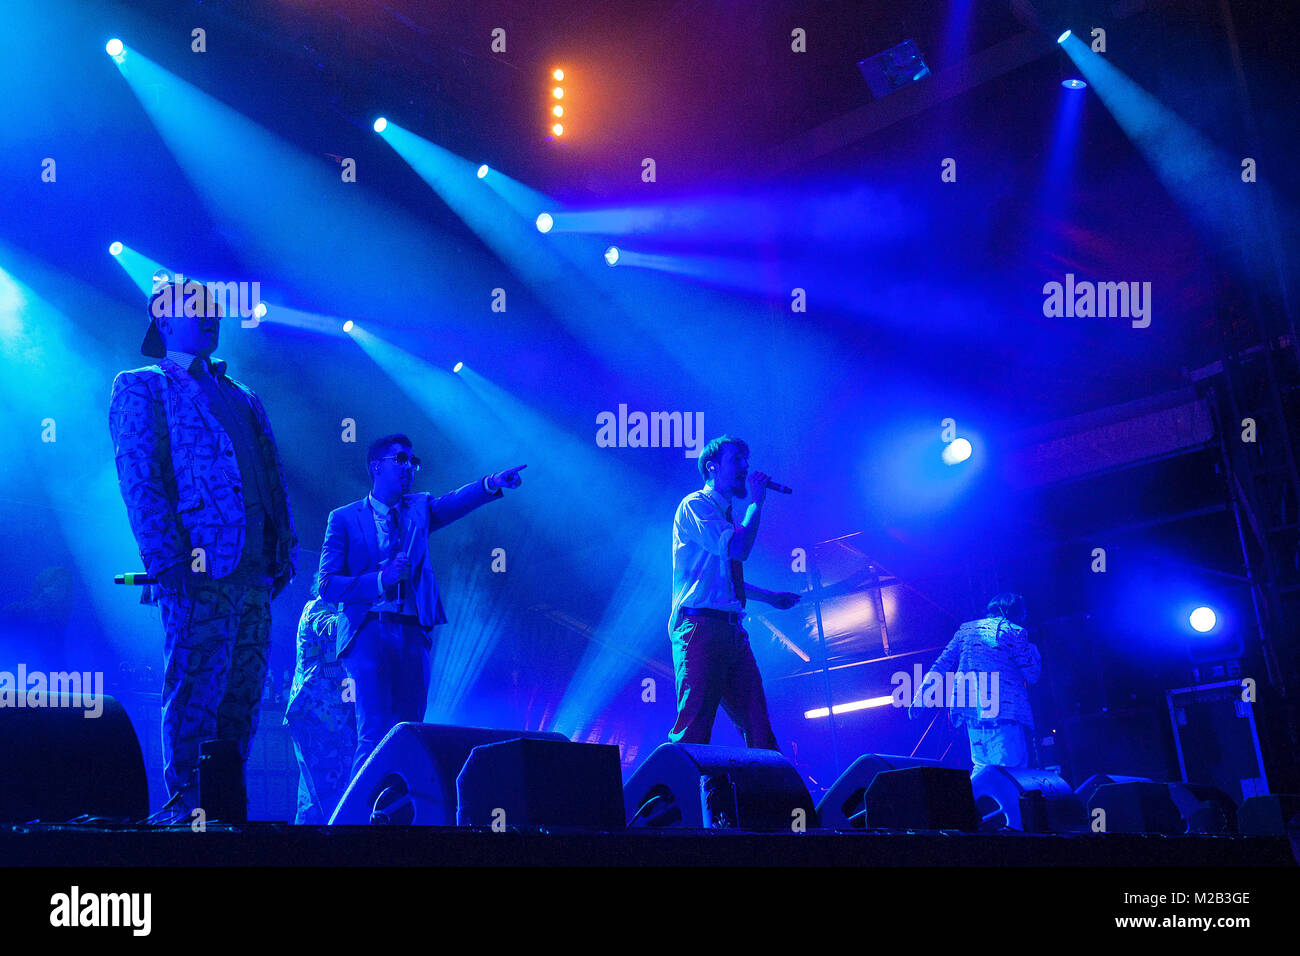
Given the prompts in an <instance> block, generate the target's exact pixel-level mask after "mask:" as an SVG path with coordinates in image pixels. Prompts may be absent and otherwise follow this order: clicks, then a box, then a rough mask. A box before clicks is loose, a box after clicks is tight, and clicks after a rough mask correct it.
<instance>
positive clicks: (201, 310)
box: [109, 281, 298, 815]
mask: <svg viewBox="0 0 1300 956" xmlns="http://www.w3.org/2000/svg"><path fill="white" fill-rule="evenodd" d="M221 317H222V316H221V309H220V307H219V305H218V303H217V302H216V301H215V300H214V297H213V296H212V294H211V293H210V292H209V290H208V289H206V288H205V287H203V286H202V285H200V284H199V283H196V282H186V283H183V284H182V283H178V282H174V281H173V282H168V283H163V284H161V285H160V286H159V287H158V288H157V289H156V290H155V291H154V293H153V295H152V296H150V299H149V330H148V332H147V333H146V334H145V338H144V343H143V344H142V345H141V347H140V351H141V353H142V354H143V355H146V356H149V357H150V358H154V359H157V360H158V361H157V363H156V364H154V365H147V366H145V367H143V368H137V369H133V370H131V371H129V372H121V373H119V374H118V376H117V378H116V379H114V381H113V393H112V399H111V401H110V409H109V430H110V432H111V433H112V437H113V448H114V452H115V456H116V461H117V474H118V483H119V485H120V487H121V491H122V498H123V500H124V501H125V502H126V510H127V514H128V516H129V517H130V521H131V530H132V532H133V533H134V534H135V539H136V543H137V544H138V545H139V547H140V556H141V558H142V559H143V560H144V566H145V570H146V571H147V572H148V574H149V575H151V576H152V577H154V578H155V579H157V581H158V589H157V591H158V600H159V604H160V606H161V610H162V620H163V631H164V648H163V654H164V676H163V700H162V704H163V720H162V729H163V762H164V776H165V779H166V783H167V791H168V795H169V797H170V799H169V801H168V804H169V806H170V807H172V808H173V809H174V810H175V811H176V813H177V814H178V815H185V814H188V813H189V811H190V810H192V809H194V808H195V807H196V806H197V799H198V765H199V745H200V744H201V743H202V742H203V741H204V740H209V739H212V738H221V739H228V740H234V741H235V742H236V743H237V744H238V746H239V749H240V753H241V755H242V756H243V758H244V759H245V760H247V758H248V745H249V742H250V740H251V739H252V736H253V733H254V731H256V729H257V712H258V702H259V701H260V699H261V696H262V687H263V684H264V683H265V681H266V658H267V651H268V648H269V646H270V625H271V610H270V606H271V599H272V598H273V597H275V596H276V595H277V594H278V593H279V592H280V591H281V590H283V589H284V587H285V586H286V585H287V584H288V583H289V581H290V580H291V579H292V578H293V574H294V566H295V563H296V560H297V548H298V542H297V537H296V535H295V534H294V527H293V517H292V514H291V513H290V510H289V495H288V491H287V489H286V486H285V478H284V467H283V464H282V463H281V461H280V454H279V451H278V450H277V449H276V445H275V438H274V436H273V435H272V434H271V425H270V422H268V421H267V417H266V410H265V409H263V407H262V403H261V402H260V401H259V400H258V398H257V396H256V395H254V394H253V392H252V390H251V389H249V388H248V387H247V386H245V385H243V384H241V383H239V382H237V381H235V380H234V379H232V378H230V377H229V376H228V375H226V363H225V362H220V361H216V362H214V361H213V360H212V359H211V358H210V356H211V355H212V353H213V351H214V350H215V349H216V347H217V342H218V339H219V337H220V329H221Z"/></svg>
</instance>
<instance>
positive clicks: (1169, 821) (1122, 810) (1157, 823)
mask: <svg viewBox="0 0 1300 956" xmlns="http://www.w3.org/2000/svg"><path fill="white" fill-rule="evenodd" d="M1087 808H1088V820H1089V823H1090V824H1091V821H1092V820H1093V818H1094V811H1096V810H1097V809H1099V808H1100V809H1102V810H1104V811H1105V812H1106V816H1105V819H1104V821H1103V823H1102V827H1103V830H1104V832H1106V833H1166V834H1178V833H1183V832H1185V827H1186V824H1185V823H1184V821H1183V816H1182V814H1181V813H1179V812H1178V807H1177V805H1176V804H1175V803H1174V801H1173V798H1172V797H1171V796H1170V795H1169V785H1168V784H1165V783H1155V782H1153V781H1150V780H1146V781H1132V782H1129V783H1108V784H1103V785H1102V786H1100V787H1098V788H1097V789H1096V790H1094V791H1093V793H1092V797H1091V798H1090V799H1089V800H1088V803H1087Z"/></svg>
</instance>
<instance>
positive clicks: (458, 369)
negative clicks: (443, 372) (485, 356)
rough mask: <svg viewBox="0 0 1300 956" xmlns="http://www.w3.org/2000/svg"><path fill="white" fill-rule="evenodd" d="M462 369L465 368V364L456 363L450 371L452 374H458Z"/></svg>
mask: <svg viewBox="0 0 1300 956" xmlns="http://www.w3.org/2000/svg"><path fill="white" fill-rule="evenodd" d="M464 367H465V363H464V362H457V363H456V365H455V366H454V367H453V368H452V371H453V372H459V371H460V370H461V369H463V368H464Z"/></svg>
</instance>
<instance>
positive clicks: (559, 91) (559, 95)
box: [551, 86, 564, 100]
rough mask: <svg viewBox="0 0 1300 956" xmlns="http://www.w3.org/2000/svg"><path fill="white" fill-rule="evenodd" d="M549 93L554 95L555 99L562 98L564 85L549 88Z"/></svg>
mask: <svg viewBox="0 0 1300 956" xmlns="http://www.w3.org/2000/svg"><path fill="white" fill-rule="evenodd" d="M551 95H552V96H554V97H555V98H556V99H557V100H562V99H564V87H562V86H557V87H556V88H555V89H553V90H551Z"/></svg>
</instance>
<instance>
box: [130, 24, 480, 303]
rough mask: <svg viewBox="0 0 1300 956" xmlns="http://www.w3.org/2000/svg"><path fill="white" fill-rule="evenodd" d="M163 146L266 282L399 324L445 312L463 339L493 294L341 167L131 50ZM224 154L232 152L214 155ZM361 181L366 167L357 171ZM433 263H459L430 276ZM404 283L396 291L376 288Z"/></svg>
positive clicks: (444, 241)
mask: <svg viewBox="0 0 1300 956" xmlns="http://www.w3.org/2000/svg"><path fill="white" fill-rule="evenodd" d="M118 69H119V70H120V72H121V74H122V76H123V77H124V78H125V79H126V81H127V83H128V84H130V86H131V89H132V91H133V92H135V94H136V97H137V99H138V100H139V102H140V105H141V107H142V108H143V109H144V111H145V112H146V114H148V116H149V118H150V120H152V122H153V124H154V126H155V127H156V128H157V130H158V133H159V135H161V137H162V139H163V141H164V142H165V143H166V144H167V146H168V148H169V149H170V150H171V152H172V154H173V155H174V156H175V157H176V160H177V162H178V163H179V165H180V166H181V169H182V170H183V171H184V172H185V174H186V175H187V176H188V177H189V179H190V180H191V182H192V183H193V184H194V187H195V189H196V191H197V192H198V194H199V196H200V198H201V199H202V200H203V201H204V203H205V205H206V207H207V208H208V210H209V212H210V213H211V215H212V216H213V218H214V219H215V220H216V221H217V222H219V223H221V224H223V225H226V226H228V227H229V228H231V229H232V230H233V231H235V232H236V233H237V234H239V235H241V236H244V237H246V240H247V242H246V245H245V246H244V247H243V248H241V250H240V252H241V256H242V257H243V258H244V259H245V260H247V261H248V264H249V265H250V267H252V268H255V269H261V270H264V272H265V274H266V275H268V276H275V277H276V278H277V279H278V280H279V281H281V282H284V283H286V284H289V285H294V286H296V287H298V288H300V289H307V290H311V293H312V295H313V296H317V297H319V299H320V300H321V301H324V302H328V303H329V307H330V309H332V310H338V311H341V312H344V313H349V312H356V313H360V312H361V311H362V310H365V309H369V310H371V311H374V310H383V311H385V312H387V313H392V314H406V313H408V312H409V309H410V303H411V302H413V301H424V302H434V301H436V302H440V303H442V304H443V305H444V306H445V307H444V308H441V309H439V310H438V316H439V318H438V323H439V326H440V327H441V328H444V329H446V328H449V327H451V328H456V329H468V328H469V327H470V325H471V320H470V319H469V318H468V316H469V315H470V314H471V312H472V310H473V308H474V307H476V306H477V307H479V308H481V300H480V299H478V298H477V297H476V296H474V295H473V294H472V293H471V292H470V290H471V289H475V288H492V285H491V284H490V277H488V276H486V275H485V274H481V272H482V268H483V260H482V259H481V257H480V258H473V259H467V257H466V256H465V255H464V254H463V253H462V252H460V251H459V250H458V249H457V248H456V246H455V244H454V243H453V242H451V241H450V239H449V238H448V237H446V236H443V235H441V234H439V233H434V232H431V231H430V230H429V229H428V228H427V227H426V226H424V225H423V224H422V223H420V222H419V221H418V220H415V219H414V218H413V217H412V216H410V214H409V213H407V212H406V211H404V210H402V209H401V208H399V207H397V206H395V205H393V204H391V203H388V202H386V201H383V200H380V199H377V198H375V197H373V196H370V195H369V194H368V193H366V192H364V190H363V188H362V186H361V185H360V183H346V182H344V181H343V179H342V176H341V170H340V169H339V168H338V167H331V166H330V165H328V164H326V163H324V162H322V161H321V160H320V159H319V158H317V157H314V156H309V155H306V154H304V153H303V152H302V151H301V150H298V149H297V148H295V147H293V146H291V145H290V144H289V143H287V142H285V141H284V140H283V139H281V138H280V137H278V136H276V135H274V134H273V133H271V132H270V131H269V130H267V129H265V128H264V127H262V126H260V125H258V124H257V123H255V122H253V121H252V120H250V119H248V118H247V117H245V116H243V115H242V114H240V113H239V112H237V111H235V110H233V109H231V108H230V107H228V106H226V105H225V104H223V103H221V102H220V101H218V100H216V99H214V98H213V97H211V96H209V95H208V94H206V93H204V92H202V91H201V90H199V89H197V88H196V87H194V86H192V85H191V84H189V83H187V82H185V81H184V80H182V79H180V78H178V77H176V76H175V75H173V74H172V73H169V72H168V71H167V70H165V69H163V68H162V67H160V66H159V65H158V64H156V63H154V62H153V61H152V60H150V59H149V58H148V57H146V56H144V55H142V54H141V53H140V52H139V51H137V50H134V49H130V50H128V55H127V57H126V58H125V60H124V61H123V62H122V63H120V64H118ZM214 141H218V142H223V143H230V144H232V146H234V147H236V148H237V153H235V154H233V155H232V153H231V151H230V150H225V149H214V148H213V145H212V144H213V142H214ZM363 172H364V168H363ZM430 262H447V263H453V262H454V263H456V266H455V268H454V269H445V270H444V269H429V267H428V264H429V263H430ZM381 276H400V281H392V282H388V281H376V279H377V277H381Z"/></svg>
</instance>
